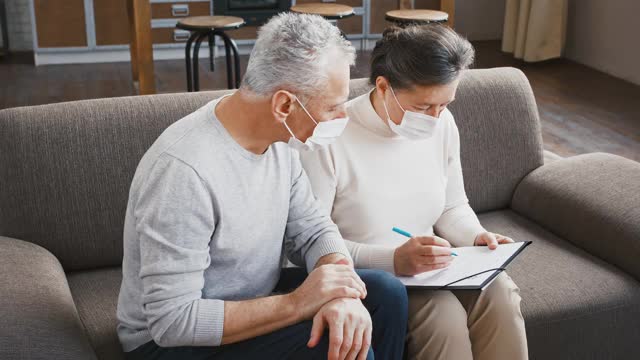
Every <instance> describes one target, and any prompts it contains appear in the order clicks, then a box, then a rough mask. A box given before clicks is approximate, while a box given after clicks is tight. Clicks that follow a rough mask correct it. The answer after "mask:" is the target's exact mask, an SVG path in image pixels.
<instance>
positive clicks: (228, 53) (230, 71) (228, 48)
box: [218, 31, 234, 89]
mask: <svg viewBox="0 0 640 360" xmlns="http://www.w3.org/2000/svg"><path fill="white" fill-rule="evenodd" d="M218 35H219V36H220V37H222V40H223V41H224V57H225V61H226V62H227V89H233V83H234V81H233V69H232V68H231V67H232V66H233V65H232V64H231V46H230V45H229V40H228V38H227V36H226V34H225V33H224V31H219V32H218Z"/></svg>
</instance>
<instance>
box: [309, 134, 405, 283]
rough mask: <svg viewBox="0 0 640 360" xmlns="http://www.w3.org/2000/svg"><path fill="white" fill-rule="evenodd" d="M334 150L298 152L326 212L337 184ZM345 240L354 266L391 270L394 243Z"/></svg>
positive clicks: (330, 208) (330, 207)
mask: <svg viewBox="0 0 640 360" xmlns="http://www.w3.org/2000/svg"><path fill="white" fill-rule="evenodd" d="M333 151H334V149H333V147H327V148H324V149H320V150H317V151H312V152H311V151H309V152H306V153H302V154H300V158H301V160H302V165H303V166H304V169H305V171H306V172H307V174H308V176H309V180H310V182H311V187H312V189H313V192H314V194H315V196H316V198H317V199H318V200H319V201H320V203H321V204H322V206H323V208H324V209H325V211H326V212H327V213H329V214H331V211H332V209H333V202H334V199H335V196H336V192H337V188H338V177H337V175H336V170H335V163H334V156H333ZM344 242H345V244H346V246H347V249H348V250H349V253H350V254H351V257H352V258H353V264H354V266H355V267H356V268H360V269H380V270H385V271H388V272H390V273H392V274H393V273H394V267H393V253H394V251H395V247H393V246H384V245H372V244H362V243H358V242H355V241H350V240H346V239H345V240H344Z"/></svg>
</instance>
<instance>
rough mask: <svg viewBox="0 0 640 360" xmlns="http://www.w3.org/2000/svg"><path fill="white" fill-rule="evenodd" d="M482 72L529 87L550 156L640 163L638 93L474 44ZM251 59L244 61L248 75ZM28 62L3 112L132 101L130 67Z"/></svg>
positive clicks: (176, 79)
mask: <svg viewBox="0 0 640 360" xmlns="http://www.w3.org/2000/svg"><path fill="white" fill-rule="evenodd" d="M474 46H475V47H476V50H477V61H476V65H475V67H476V68H489V67H497V66H514V67H517V68H520V69H522V71H523V72H524V73H525V74H526V75H527V77H528V78H529V80H530V82H531V86H532V88H533V91H534V94H535V96H536V101H537V103H538V108H539V111H540V118H541V121H542V129H543V140H544V143H545V148H546V149H547V150H550V151H553V152H555V153H557V154H559V155H561V156H571V155H576V154H582V153H589V152H596V151H602V152H608V153H613V154H617V155H621V156H624V157H627V158H630V159H633V160H636V161H640V86H637V85H633V84H631V83H628V82H625V81H623V80H620V79H616V78H614V77H611V76H609V75H606V74H604V73H601V72H598V71H595V70H593V69H591V68H588V67H586V66H583V65H580V64H577V63H574V62H571V61H568V60H564V59H561V60H551V61H547V62H543V63H536V64H526V63H523V62H520V61H516V60H514V59H513V58H512V57H511V56H509V55H507V54H504V53H502V52H500V51H499V48H500V44H499V42H497V41H486V42H475V43H474ZM368 59H369V53H364V54H362V53H358V61H357V64H356V66H355V68H354V69H353V70H352V73H351V76H352V77H353V78H359V77H366V76H367V75H368ZM247 60H248V57H247V56H243V57H242V60H241V64H242V68H243V72H244V68H245V67H246V63H247ZM23 63H24V59H20V58H17V59H16V58H9V59H2V60H0V109H2V108H8V107H16V106H27V105H37V104H46V103H52V102H61V101H71V100H80V99H90V98H101V97H114V96H128V95H134V94H135V90H134V89H133V87H132V85H131V72H130V65H129V64H128V63H103V64H87V65H49V66H40V67H34V66H33V65H26V64H23ZM216 66H217V68H216V71H215V72H214V73H211V72H209V71H208V68H207V65H206V61H202V62H201V64H200V69H201V71H200V73H201V89H203V90H209V89H219V88H224V87H226V72H225V68H224V60H223V58H218V59H216ZM155 68H156V82H157V88H158V91H159V92H162V93H172V92H183V91H185V90H186V80H185V66H184V62H183V61H181V60H166V61H156V62H155Z"/></svg>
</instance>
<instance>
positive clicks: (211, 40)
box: [209, 33, 215, 71]
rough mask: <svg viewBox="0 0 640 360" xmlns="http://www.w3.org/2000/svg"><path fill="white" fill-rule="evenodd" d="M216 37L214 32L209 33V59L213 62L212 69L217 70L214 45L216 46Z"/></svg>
mask: <svg viewBox="0 0 640 360" xmlns="http://www.w3.org/2000/svg"><path fill="white" fill-rule="evenodd" d="M214 40H215V38H214V34H213V33H210V34H209V61H210V62H211V71H215V68H214V66H213V47H214V46H215V41H214Z"/></svg>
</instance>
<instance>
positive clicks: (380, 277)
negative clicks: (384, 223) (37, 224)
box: [126, 268, 408, 360]
mask: <svg viewBox="0 0 640 360" xmlns="http://www.w3.org/2000/svg"><path fill="white" fill-rule="evenodd" d="M357 273H358V275H360V278H362V280H363V281H364V282H365V284H366V285H367V298H366V299H364V300H363V301H362V302H363V304H364V306H365V307H366V308H367V310H369V313H370V314H371V319H372V321H373V333H372V336H371V342H372V349H370V350H369V354H368V356H367V359H374V357H375V358H377V359H382V360H393V359H398V360H400V359H402V353H403V350H404V341H405V334H406V328H407V306H408V305H407V292H406V289H405V287H404V286H403V285H402V284H401V283H400V282H399V281H398V280H397V279H395V278H394V277H393V276H392V275H391V274H389V273H387V272H384V271H380V270H357ZM306 276H307V272H306V271H305V270H303V269H300V268H287V269H283V271H282V275H281V277H280V281H279V282H278V285H277V287H276V289H275V291H276V292H288V291H291V290H293V289H295V288H296V287H298V286H299V285H300V284H302V282H303V281H304V279H305V278H306ZM311 324H312V322H311V321H304V322H301V323H298V324H295V325H292V326H289V327H285V328H282V329H280V330H276V331H274V332H272V333H270V334H266V335H262V336H258V337H256V338H253V339H248V340H244V341H241V342H237V343H233V344H228V345H222V346H216V347H213V346H212V347H209V346H181V347H169V348H163V347H159V346H158V345H157V344H156V343H155V342H153V341H150V342H148V343H146V344H144V345H141V346H139V347H138V348H136V349H135V350H133V351H131V352H129V353H126V358H127V359H128V360H143V359H145V360H146V359H158V360H169V359H180V360H182V359H185V360H186V359H189V360H191V359H210V360H229V359H242V360H253V359H260V360H264V359H326V358H327V354H328V351H329V334H328V331H327V332H325V334H324V336H323V337H322V340H321V341H320V343H319V344H318V345H317V346H316V347H314V348H313V349H310V348H308V347H307V342H308V341H309V337H310V335H311Z"/></svg>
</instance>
